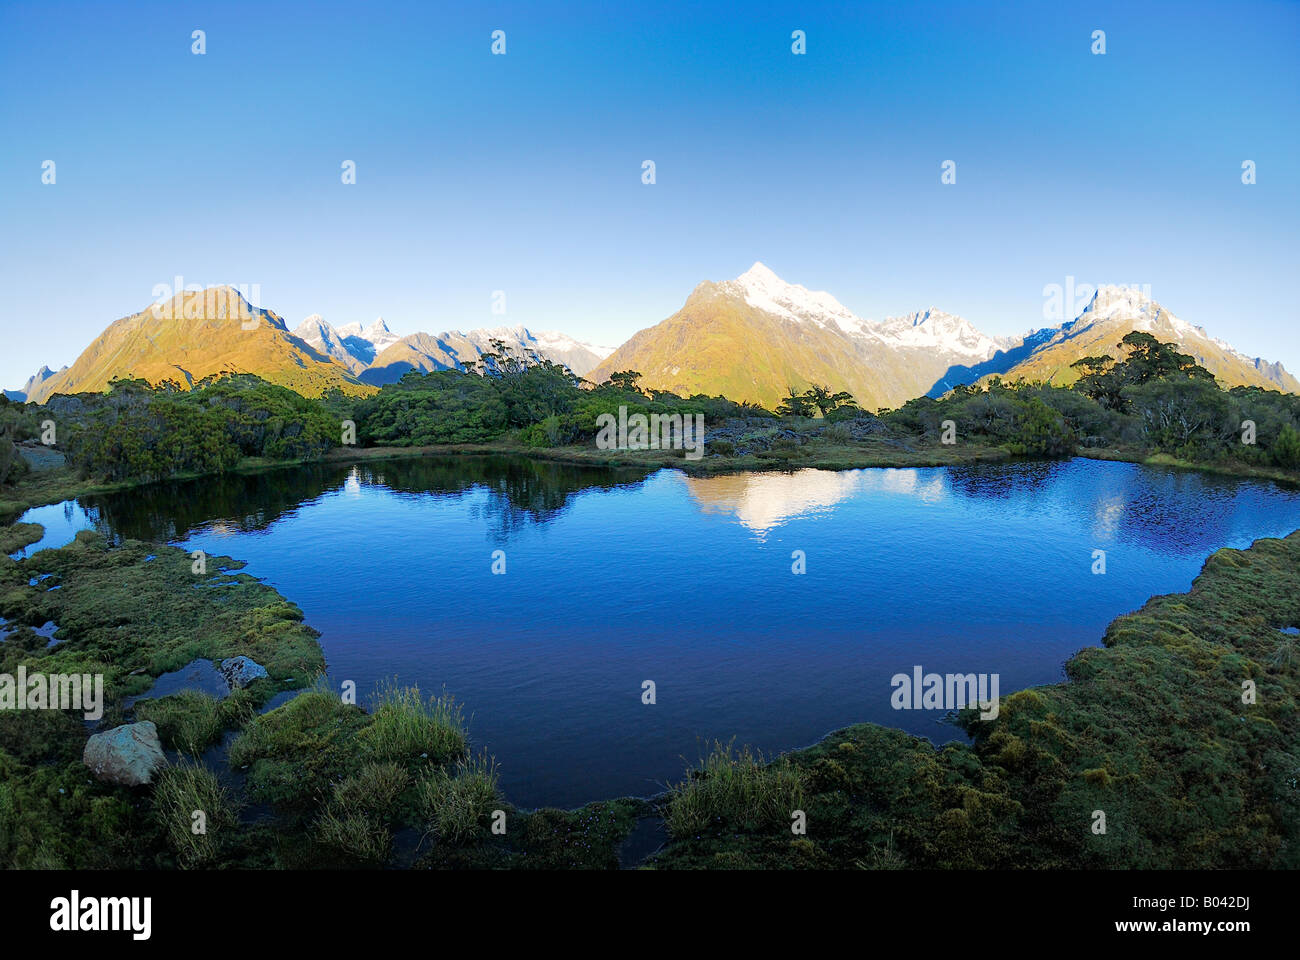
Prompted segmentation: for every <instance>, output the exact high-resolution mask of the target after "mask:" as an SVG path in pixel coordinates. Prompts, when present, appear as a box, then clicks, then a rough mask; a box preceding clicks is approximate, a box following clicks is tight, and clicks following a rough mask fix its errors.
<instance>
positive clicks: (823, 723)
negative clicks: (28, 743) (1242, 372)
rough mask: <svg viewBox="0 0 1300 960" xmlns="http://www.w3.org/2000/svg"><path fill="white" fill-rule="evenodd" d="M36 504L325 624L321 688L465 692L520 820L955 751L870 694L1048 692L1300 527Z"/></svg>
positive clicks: (536, 496)
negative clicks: (192, 563)
mask: <svg viewBox="0 0 1300 960" xmlns="http://www.w3.org/2000/svg"><path fill="white" fill-rule="evenodd" d="M43 511H44V512H42V511H32V512H30V513H29V515H28V517H27V518H25V519H30V520H34V521H37V522H42V523H45V522H50V523H51V524H52V530H51V533H50V535H49V537H47V541H46V542H45V544H44V545H47V546H48V545H55V544H57V543H58V542H62V541H66V540H67V539H68V538H69V537H70V536H71V535H72V532H74V531H75V529H77V528H78V527H81V526H98V527H100V528H102V529H104V530H106V531H108V532H110V533H112V534H114V535H118V536H129V537H136V538H142V539H143V538H153V539H165V540H170V541H172V542H175V543H179V544H182V545H184V546H185V547H187V548H189V549H196V548H199V549H203V550H205V551H207V552H208V553H210V554H227V555H231V556H234V557H236V558H238V559H242V560H246V561H247V562H248V567H247V572H248V573H251V574H253V575H255V576H258V577H261V578H263V579H264V580H266V582H268V583H270V584H271V585H273V586H274V587H276V589H278V590H280V591H281V592H282V593H283V594H285V595H286V596H287V597H289V598H290V599H291V600H293V601H294V602H295V603H297V604H299V605H300V606H301V607H302V609H303V610H304V612H305V613H306V616H307V621H308V623H310V624H311V625H313V626H314V627H316V628H317V629H319V630H320V631H322V634H323V635H322V637H321V643H322V645H323V646H324V649H325V654H326V657H327V659H328V662H329V671H330V677H331V678H332V679H333V680H334V681H335V682H341V681H343V680H354V681H356V683H357V688H358V690H359V691H366V690H370V689H372V688H373V686H374V684H375V683H376V682H377V681H380V680H383V679H387V678H392V677H396V678H397V679H398V680H400V681H402V682H407V683H416V684H418V685H419V686H420V687H421V688H422V689H424V690H426V691H429V692H434V691H437V690H439V689H441V688H442V687H444V686H445V687H446V689H447V690H448V691H450V692H452V693H454V694H455V695H456V696H457V697H458V698H459V699H461V700H462V701H463V702H464V703H465V704H466V706H467V709H468V711H469V712H470V713H472V720H471V733H472V736H473V738H474V740H475V741H476V743H477V744H479V745H482V746H486V747H487V748H488V749H489V750H490V751H491V752H492V753H493V754H495V756H496V757H497V759H498V761H499V762H500V765H501V770H502V775H503V784H504V786H505V788H506V791H507V793H508V795H509V796H510V797H511V798H512V799H513V800H514V801H515V802H516V803H519V804H521V805H524V806H532V805H539V804H557V805H564V806H571V805H576V804H580V803H582V802H585V801H588V800H592V799H597V798H603V797H611V796H618V795H622V794H640V795H645V794H649V793H653V792H656V791H657V790H658V789H659V788H660V786H661V785H662V784H663V783H664V782H666V781H668V780H673V779H677V778H678V777H680V775H681V773H682V770H683V765H684V764H683V758H687V759H690V760H694V759H695V758H696V757H697V756H698V754H699V742H700V740H702V739H707V738H715V737H716V738H722V739H724V740H725V739H730V738H731V737H733V736H734V737H737V738H738V739H739V741H741V742H748V743H752V744H754V745H756V746H758V747H759V748H761V749H762V750H764V751H778V750H783V749H787V748H791V747H796V746H801V745H805V744H808V743H811V742H813V741H815V740H817V739H818V738H820V737H821V736H822V735H824V734H825V733H827V732H828V731H830V730H833V729H835V728H837V727H841V726H844V725H847V724H850V723H855V722H860V721H874V722H877V723H882V724H888V725H890V726H895V727H901V728H903V729H906V730H908V731H910V732H913V733H916V734H919V735H923V736H928V737H930V738H932V739H934V740H936V741H943V740H948V739H952V738H954V737H957V736H960V733H959V732H958V731H957V730H956V729H955V728H953V727H952V726H950V725H948V724H946V723H943V722H942V711H932V712H925V711H895V710H894V709H892V708H891V706H890V694H891V693H892V688H891V686H890V678H891V677H892V676H893V675H894V674H896V673H900V672H903V673H910V672H911V670H912V668H913V666H915V665H920V666H922V667H923V668H924V669H925V670H926V671H927V672H929V671H932V670H933V671H935V672H941V673H948V672H962V673H966V672H974V673H996V674H998V675H999V676H1000V691H1001V693H1002V695H1003V696H1005V695H1006V694H1007V693H1009V692H1011V691H1013V690H1015V689H1019V688H1022V687H1025V686H1029V685H1033V684H1040V683H1052V682H1058V681H1060V680H1062V679H1063V674H1062V670H1061V666H1062V664H1063V662H1064V661H1065V660H1066V659H1067V658H1068V657H1069V656H1070V655H1071V654H1072V653H1074V652H1075V651H1076V650H1078V649H1079V648H1080V647H1083V646H1086V645H1090V644H1096V643H1099V642H1100V640H1101V637H1102V634H1103V632H1104V630H1105V628H1106V625H1107V624H1108V623H1109V622H1110V621H1111V620H1113V619H1114V618H1115V617H1116V616H1118V615H1119V614H1122V613H1125V612H1127V611H1130V610H1133V609H1136V608H1137V607H1139V606H1141V605H1142V604H1143V603H1144V602H1145V601H1146V600H1147V598H1148V597H1150V596H1152V595H1153V594H1158V593H1169V592H1174V591H1183V590H1186V589H1187V588H1188V586H1189V585H1190V584H1191V582H1192V579H1193V578H1194V577H1195V575H1196V574H1197V572H1198V571H1199V570H1200V567H1201V565H1202V563H1203V562H1204V560H1205V558H1206V557H1207V556H1208V555H1209V554H1210V553H1212V552H1213V551H1214V550H1216V549H1217V548H1219V547H1221V546H1235V547H1245V546H1248V545H1249V544H1250V543H1251V542H1252V541H1253V540H1255V539H1257V538H1259V537H1266V536H1279V535H1285V534H1287V533H1290V532H1291V531H1292V530H1295V529H1296V528H1297V527H1300V495H1297V493H1296V492H1294V491H1287V490H1283V489H1280V488H1278V487H1276V486H1274V485H1272V484H1268V483H1261V482H1254V481H1241V480H1235V479H1227V478H1218V477H1210V476H1204V475H1199V474H1195V473H1189V472H1182V471H1175V470H1168V469H1155V468H1147V467H1140V466H1135V465H1131V464H1122V463H1103V462H1096V461H1088V460H1075V461H1070V462H1066V463H1028V464H1016V465H1002V466H985V467H976V468H960V469H953V468H948V469H944V468H935V469H918V470H857V471H844V472H829V471H815V470H804V471H799V472H796V473H785V474H782V473H747V474H737V475H730V476H722V477H713V478H699V479H694V478H689V477H686V476H684V475H683V474H681V473H679V472H676V471H671V470H664V471H660V472H658V473H655V474H653V475H651V476H649V477H642V476H640V475H636V474H618V473H612V472H609V471H604V470H583V469H579V468H573V467H560V466H556V465H546V464H537V463H531V462H529V461H517V460H506V459H492V460H466V459H459V460H458V459H451V460H430V461H390V462H385V463H382V464H369V465H361V466H359V467H357V468H354V469H332V468H323V467H321V468H304V469H301V470H296V471H278V472H275V473H271V474H264V475H259V476H257V477H234V478H226V479H223V480H219V481H217V480H210V481H197V482H194V483H190V484H175V485H169V486H161V487H156V488H149V489H148V490H147V491H138V492H135V493H133V494H129V495H116V496H112V497H97V498H89V499H87V500H85V501H81V502H79V503H78V504H75V505H60V506H58V507H52V508H43ZM494 550H503V551H505V559H506V573H505V574H504V575H493V574H492V572H491V566H492V552H493V551H494ZM795 550H801V551H803V552H804V554H805V556H806V567H807V573H806V574H804V575H795V574H793V573H792V572H791V564H792V559H791V554H792V552H793V551H795ZM1094 550H1104V551H1105V552H1106V573H1105V574H1104V575H1096V574H1094V573H1093V572H1092V569H1093V565H1094V557H1093V551H1094ZM645 680H652V681H654V683H655V684H656V695H657V702H656V703H655V704H654V705H646V704H643V703H642V683H643V681H645Z"/></svg>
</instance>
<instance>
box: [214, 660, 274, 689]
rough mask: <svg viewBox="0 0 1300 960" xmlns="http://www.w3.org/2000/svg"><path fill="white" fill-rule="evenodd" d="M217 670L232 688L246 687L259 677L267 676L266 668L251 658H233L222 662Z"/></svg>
mask: <svg viewBox="0 0 1300 960" xmlns="http://www.w3.org/2000/svg"><path fill="white" fill-rule="evenodd" d="M217 669H218V670H220V671H221V675H222V676H223V677H225V678H226V682H227V683H229V684H230V686H231V687H232V688H234V687H246V686H248V685H249V684H250V683H252V682H253V681H254V680H256V679H257V678H258V677H265V676H266V675H267V673H266V667H264V666H262V665H261V664H259V663H257V662H256V661H255V660H252V659H250V658H249V657H231V658H230V659H229V660H222V661H221V663H220V664H219V665H218V666H217Z"/></svg>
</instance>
